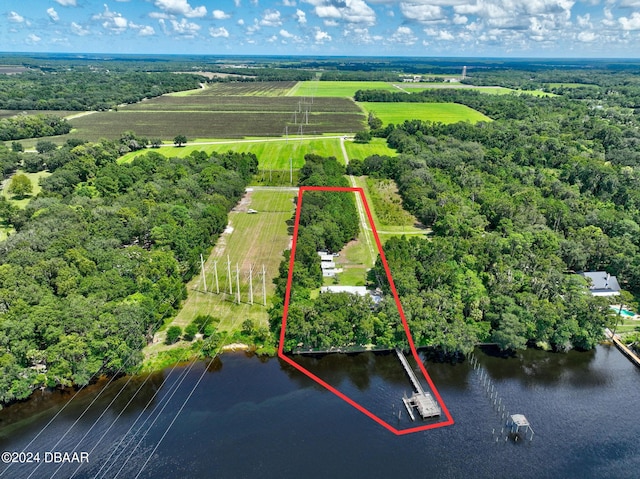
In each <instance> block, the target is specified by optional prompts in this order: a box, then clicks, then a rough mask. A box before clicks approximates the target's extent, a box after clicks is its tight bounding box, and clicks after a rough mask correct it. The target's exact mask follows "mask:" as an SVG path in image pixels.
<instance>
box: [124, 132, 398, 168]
mask: <svg viewBox="0 0 640 479" xmlns="http://www.w3.org/2000/svg"><path fill="white" fill-rule="evenodd" d="M363 146H367V145H363ZM376 148H378V147H376ZM229 150H233V151H237V152H239V153H254V154H255V155H256V156H257V157H258V161H259V167H260V169H261V170H269V169H273V170H288V169H289V158H291V159H292V160H293V168H294V169H299V168H301V167H302V166H303V165H304V155H306V154H308V153H315V154H317V155H320V156H335V157H336V158H338V160H339V161H342V160H341V158H342V151H341V149H340V140H339V139H338V138H322V137H320V138H314V139H307V138H305V139H303V140H297V139H296V137H295V136H292V137H290V138H289V139H288V140H287V139H285V138H277V139H275V138H274V139H261V140H228V141H225V142H222V141H221V142H216V143H214V144H208V145H189V144H187V145H186V146H182V147H180V148H178V147H175V146H166V147H162V148H159V149H154V150H141V151H135V152H131V153H127V154H126V155H124V156H122V157H121V158H119V160H118V161H119V162H120V163H126V162H130V161H133V159H134V158H135V157H137V156H139V155H143V154H145V153H147V152H149V151H156V152H158V153H160V154H162V155H164V156H167V157H174V156H177V157H184V156H188V155H189V154H191V152H193V151H204V152H206V153H213V152H226V151H229ZM391 151H393V150H391Z"/></svg>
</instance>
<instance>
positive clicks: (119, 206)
mask: <svg viewBox="0 0 640 479" xmlns="http://www.w3.org/2000/svg"><path fill="white" fill-rule="evenodd" d="M63 150H64V151H63ZM117 151H118V144H117V143H114V142H108V141H103V142H101V143H98V144H83V145H77V146H74V147H73V148H71V147H70V146H69V148H67V149H66V150H65V149H59V150H56V152H55V153H53V152H52V154H54V155H56V156H55V158H57V159H58V163H56V167H55V169H54V171H53V173H52V174H51V175H50V176H49V177H47V178H44V179H42V180H41V181H40V185H41V187H42V191H41V193H40V195H39V196H38V198H36V199H33V200H31V201H30V202H29V203H28V204H27V206H26V208H25V209H24V210H19V211H15V210H14V211H12V215H11V216H10V218H9V221H11V225H12V226H13V227H14V228H15V230H16V232H15V233H14V234H12V235H11V236H10V237H9V238H8V239H7V240H6V241H4V242H2V243H1V244H0V342H1V343H2V345H3V353H2V355H1V356H0V368H1V370H2V371H1V374H0V378H1V379H0V402H8V401H12V400H15V399H22V398H25V397H27V396H28V395H29V394H30V393H31V391H32V390H33V389H34V388H36V387H40V386H56V385H66V386H69V385H72V384H75V385H83V384H87V382H89V381H90V380H91V379H92V378H93V377H94V376H95V375H96V374H101V373H105V374H117V373H119V372H123V371H129V370H132V369H133V368H135V367H136V365H138V364H139V363H140V361H141V360H142V354H141V350H142V348H143V347H144V346H145V344H146V343H147V341H149V340H150V338H151V337H152V336H153V333H154V331H155V330H156V329H157V328H158V327H160V326H161V325H162V324H163V322H164V321H165V320H166V319H167V318H170V317H172V316H173V315H175V313H176V312H177V310H178V309H179V307H180V305H181V301H182V300H183V299H184V298H185V286H184V284H185V282H186V281H188V280H189V279H190V278H191V277H192V276H193V275H194V274H195V273H197V272H198V271H199V259H200V258H199V256H200V254H201V253H205V252H206V251H207V249H208V248H210V245H211V244H212V243H213V241H214V240H215V238H216V237H217V235H219V234H220V233H221V232H222V231H223V230H224V228H225V226H226V224H227V211H228V210H229V209H231V207H232V206H233V205H234V204H235V203H236V202H237V201H238V199H239V198H240V196H241V195H242V194H243V193H244V189H245V185H246V184H247V182H248V181H249V179H250V178H251V176H252V175H253V174H254V173H255V172H256V171H257V159H256V158H255V157H254V156H252V155H246V154H234V153H227V154H218V155H212V156H207V155H204V154H201V155H197V154H193V155H191V156H189V157H187V158H172V159H167V158H164V157H162V156H161V155H158V154H155V153H153V152H151V153H148V154H147V155H146V156H143V157H141V158H137V159H136V160H134V161H133V162H131V163H130V164H124V165H118V164H116V158H117V156H118V153H117ZM52 158H53V157H52Z"/></svg>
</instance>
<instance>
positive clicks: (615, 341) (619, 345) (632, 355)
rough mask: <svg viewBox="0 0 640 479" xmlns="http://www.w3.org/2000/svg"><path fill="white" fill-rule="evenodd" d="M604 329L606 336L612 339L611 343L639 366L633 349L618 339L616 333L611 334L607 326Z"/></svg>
mask: <svg viewBox="0 0 640 479" xmlns="http://www.w3.org/2000/svg"><path fill="white" fill-rule="evenodd" d="M604 331H605V333H606V334H607V336H608V337H609V338H610V339H611V340H612V341H613V344H615V345H616V347H617V348H618V349H619V350H620V351H621V352H622V354H624V355H625V356H626V357H628V358H629V359H630V360H631V362H632V363H633V364H635V365H636V366H638V367H640V358H639V357H638V356H637V355H636V354H635V353H634V352H633V351H631V350H630V349H629V348H628V347H627V345H626V344H624V343H623V342H622V341H620V339H619V336H618V335H617V334H613V332H611V330H610V329H609V328H605V330H604Z"/></svg>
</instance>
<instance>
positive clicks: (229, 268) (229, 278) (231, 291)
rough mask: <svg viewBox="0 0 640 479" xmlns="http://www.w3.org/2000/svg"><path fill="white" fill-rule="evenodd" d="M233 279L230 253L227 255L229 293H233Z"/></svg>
mask: <svg viewBox="0 0 640 479" xmlns="http://www.w3.org/2000/svg"><path fill="white" fill-rule="evenodd" d="M231 281H232V278H231V260H230V259H229V255H227V282H228V283H229V294H233V284H232V283H231Z"/></svg>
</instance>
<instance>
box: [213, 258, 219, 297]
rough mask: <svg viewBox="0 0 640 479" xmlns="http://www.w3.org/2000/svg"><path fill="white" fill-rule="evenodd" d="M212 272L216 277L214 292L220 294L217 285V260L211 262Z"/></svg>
mask: <svg viewBox="0 0 640 479" xmlns="http://www.w3.org/2000/svg"><path fill="white" fill-rule="evenodd" d="M213 274H214V276H215V277H216V293H217V294H220V286H219V285H218V261H217V260H216V261H214V262H213Z"/></svg>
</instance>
